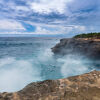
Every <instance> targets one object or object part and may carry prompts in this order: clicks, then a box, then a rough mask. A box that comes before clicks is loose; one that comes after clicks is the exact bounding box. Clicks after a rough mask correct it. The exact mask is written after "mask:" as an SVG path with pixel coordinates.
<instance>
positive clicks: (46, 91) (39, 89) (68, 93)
mask: <svg viewBox="0 0 100 100" xmlns="http://www.w3.org/2000/svg"><path fill="white" fill-rule="evenodd" d="M0 100H100V71H93V72H90V73H86V74H83V75H79V76H73V77H69V78H65V79H59V80H47V81H43V82H37V83H31V84H29V85H28V86H26V87H25V88H24V89H23V90H21V91H19V92H16V93H2V94H0Z"/></svg>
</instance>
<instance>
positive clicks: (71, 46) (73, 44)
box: [52, 38, 100, 60]
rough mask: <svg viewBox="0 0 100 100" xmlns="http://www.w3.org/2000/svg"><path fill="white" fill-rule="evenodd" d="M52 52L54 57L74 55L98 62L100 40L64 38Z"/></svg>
mask: <svg viewBox="0 0 100 100" xmlns="http://www.w3.org/2000/svg"><path fill="white" fill-rule="evenodd" d="M52 52H54V54H56V55H62V56H64V55H68V54H74V55H75V54H76V55H82V56H85V57H87V58H90V59H93V60H100V39H87V38H84V39H82V38H69V39H68V38H65V39H61V40H60V43H58V44H57V45H56V46H55V47H53V48H52Z"/></svg>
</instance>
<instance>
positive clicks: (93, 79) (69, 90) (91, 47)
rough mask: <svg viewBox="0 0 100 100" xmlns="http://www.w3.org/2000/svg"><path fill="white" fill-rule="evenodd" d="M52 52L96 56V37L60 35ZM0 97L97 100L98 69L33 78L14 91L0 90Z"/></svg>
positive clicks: (98, 47)
mask: <svg viewBox="0 0 100 100" xmlns="http://www.w3.org/2000/svg"><path fill="white" fill-rule="evenodd" d="M52 51H53V52H54V54H56V55H62V56H63V55H67V54H69V53H71V54H72V53H74V54H75V53H76V54H83V55H85V56H87V57H88V58H91V59H100V41H95V40H87V39H86V40H83V39H75V38H71V39H61V40H60V43H59V44H57V45H56V46H55V47H53V48H52ZM0 100H100V71H92V72H90V73H86V74H83V75H78V76H73V77H69V78H65V79H58V80H46V81H43V82H33V83H31V84H29V85H27V86H26V87H25V88H24V89H22V90H21V91H18V92H15V93H7V92H4V93H0Z"/></svg>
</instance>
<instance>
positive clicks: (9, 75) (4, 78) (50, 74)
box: [0, 37, 94, 92]
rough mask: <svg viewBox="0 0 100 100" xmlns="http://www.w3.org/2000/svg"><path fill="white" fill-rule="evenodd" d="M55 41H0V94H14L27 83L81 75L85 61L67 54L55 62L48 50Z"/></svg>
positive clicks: (2, 39)
mask: <svg viewBox="0 0 100 100" xmlns="http://www.w3.org/2000/svg"><path fill="white" fill-rule="evenodd" d="M58 42H59V39H56V38H14V37H13V38H11V37H9V38H7V37H6V38H0V92H4V91H6V92H14V91H19V90H20V89H22V88H24V87H25V86H26V85H27V84H29V83H31V82H37V81H43V80H48V79H59V78H65V77H68V76H73V75H78V74H82V73H85V72H88V71H91V70H93V69H94V67H92V68H89V66H88V64H86V62H88V60H87V59H84V60H83V58H82V57H74V56H73V55H71V54H69V55H68V56H65V57H60V58H56V57H55V56H54V54H53V53H52V52H51V48H52V47H53V46H55V45H56V44H57V43H58Z"/></svg>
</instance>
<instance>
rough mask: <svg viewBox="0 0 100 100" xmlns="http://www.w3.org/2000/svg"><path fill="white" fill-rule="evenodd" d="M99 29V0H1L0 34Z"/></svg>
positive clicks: (49, 33) (99, 30) (62, 33)
mask: <svg viewBox="0 0 100 100" xmlns="http://www.w3.org/2000/svg"><path fill="white" fill-rule="evenodd" d="M84 32H85V33H88V32H100V0H0V34H10V35H11V34H32V35H38V34H39V35H66V36H72V35H75V34H79V33H84Z"/></svg>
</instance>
